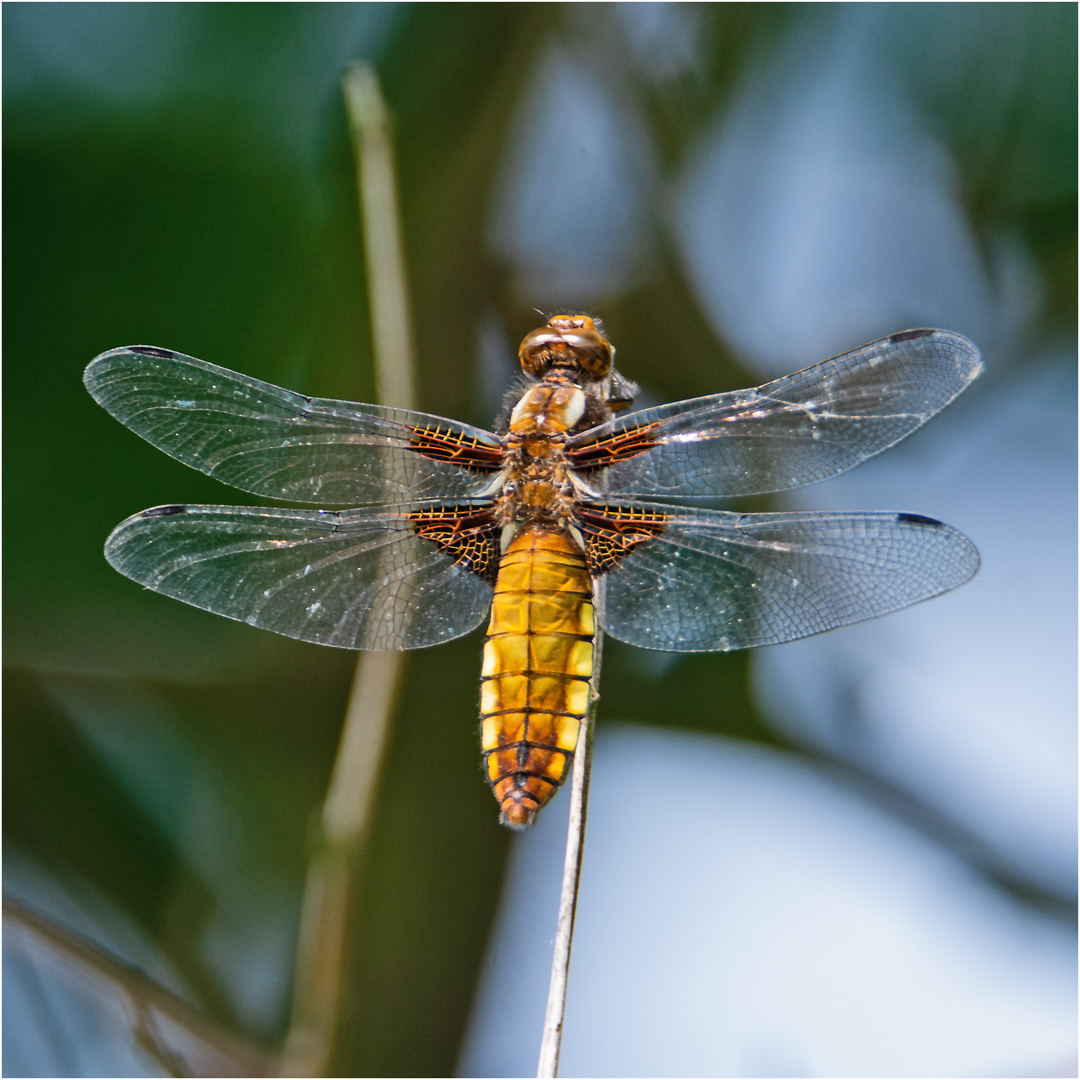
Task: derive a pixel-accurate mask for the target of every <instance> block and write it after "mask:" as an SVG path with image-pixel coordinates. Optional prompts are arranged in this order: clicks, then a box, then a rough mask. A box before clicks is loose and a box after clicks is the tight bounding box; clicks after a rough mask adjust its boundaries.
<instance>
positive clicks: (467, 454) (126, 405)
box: [84, 345, 502, 506]
mask: <svg viewBox="0 0 1080 1080" xmlns="http://www.w3.org/2000/svg"><path fill="white" fill-rule="evenodd" d="M84 382H85V383H86V387H87V389H88V390H89V391H90V393H91V394H92V395H93V397H94V398H95V400H96V401H97V402H98V403H99V404H100V405H101V406H103V407H104V408H105V409H107V410H108V411H109V412H110V413H112V415H113V416H115V417H116V419H117V420H119V421H120V422H121V423H123V424H126V425H127V426H128V427H129V428H131V430H132V431H134V432H135V433H136V434H138V435H141V436H142V437H143V438H144V439H146V440H147V442H150V443H152V444H153V445H154V446H156V447H157V448H158V449H160V450H164V451H165V453H167V454H169V455H171V456H172V457H174V458H176V459H178V460H179V461H182V462H184V464H185V465H190V466H191V467H192V468H195V469H199V470H200V471H201V472H204V473H207V474H208V475H210V476H213V477H214V478H215V479H217V480H221V481H222V482H223V483H226V484H231V485H232V486H233V487H235V488H239V489H240V490H242V491H249V492H251V493H252V494H254V495H262V496H267V497H269V498H273V499H283V500H287V501H289V502H301V503H319V504H330V505H334V504H348V505H352V506H359V505H362V504H365V503H378V502H387V503H395V502H405V501H407V500H409V499H413V498H421V499H422V498H448V499H457V498H468V497H469V496H471V495H473V494H476V493H477V492H479V491H480V490H481V489H482V488H483V487H484V486H485V485H486V484H487V483H488V482H489V481H490V479H491V475H492V470H493V469H496V468H498V466H499V464H500V463H501V456H502V451H501V449H500V447H499V442H498V440H497V439H496V438H495V437H494V436H493V435H491V434H489V433H488V432H485V431H482V430H481V429H479V428H473V427H470V426H469V425H467V424H459V423H456V422H454V421H452V420H446V419H443V418H442V417H437V416H428V415H427V414H425V413H416V412H409V411H407V410H403V409H385V408H382V407H380V406H377V405H356V404H353V403H352V402H348V401H335V400H332V399H329V398H309V397H305V396H304V395H303V394H296V393H293V392H292V391H290V390H283V389H281V388H280V387H277V386H273V385H271V384H270V383H266V382H261V381H260V380H259V379H252V378H249V377H248V376H246V375H240V374H238V373H237V372H235V371H229V370H227V369H226V368H221V367H217V366H216V365H214V364H207V363H205V362H204V361H202V360H196V359H195V358H194V357H191V356H185V355H184V354H183V353H177V352H171V351H170V350H168V349H158V348H154V347H152V346H144V345H136V346H131V347H129V348H123V349H113V350H112V351H111V352H107V353H103V354H102V355H101V356H99V357H97V358H96V359H95V360H93V361H92V362H91V364H90V365H89V367H88V368H87V369H86V374H85V376H84Z"/></svg>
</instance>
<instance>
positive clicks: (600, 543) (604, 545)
mask: <svg viewBox="0 0 1080 1080" xmlns="http://www.w3.org/2000/svg"><path fill="white" fill-rule="evenodd" d="M670 517H671V515H670V514H665V513H661V512H660V511H657V510H643V509H639V508H638V507H628V506H605V505H586V506H583V507H581V508H579V510H578V513H577V521H578V525H579V527H580V529H581V535H582V538H583V539H584V541H585V556H586V559H587V561H588V566H589V573H590V574H592V575H593V577H599V576H600V575H601V574H606V573H609V572H610V571H612V570H614V569H616V567H618V565H619V563H620V562H621V561H622V560H623V559H624V558H625V557H626V556H627V555H629V554H630V552H632V551H633V550H634V548H636V547H637V546H638V544H643V543H644V542H645V541H646V540H652V539H653V538H654V537H656V536H659V535H660V533H662V532H663V531H664V529H665V528H666V527H667V522H668V520H669V518H670Z"/></svg>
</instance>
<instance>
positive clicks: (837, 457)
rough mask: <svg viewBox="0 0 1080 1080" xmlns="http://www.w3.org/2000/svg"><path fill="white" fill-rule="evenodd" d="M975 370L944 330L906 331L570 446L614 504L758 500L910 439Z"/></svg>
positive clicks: (974, 353)
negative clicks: (626, 500) (631, 499)
mask: <svg viewBox="0 0 1080 1080" xmlns="http://www.w3.org/2000/svg"><path fill="white" fill-rule="evenodd" d="M980 369H981V364H980V360H979V350H978V349H976V348H975V346H974V345H973V344H972V343H971V342H970V341H968V340H967V338H964V337H961V336H960V335H959V334H953V333H950V332H948V331H946V330H907V331H905V332H904V333H901V334H894V335H892V337H887V338H883V339H882V340H880V341H875V342H873V343H872V344H870V345H864V346H863V347H862V348H861V349H855V350H854V351H853V352H849V353H844V354H843V355H842V356H836V357H833V359H831V360H826V361H825V362H824V363H821V364H817V365H815V366H814V367H810V368H806V369H805V370H804V371H799V372H796V373H795V374H794V375H788V376H786V377H784V378H782V379H777V380H776V381H775V382H770V383H765V385H764V386H759V387H757V388H755V389H752V390H736V391H734V392H732V393H727V394H714V395H712V396H710V397H702V398H694V399H693V400H690V401H679V402H676V403H674V404H672V405H664V406H661V407H659V408H656V409H646V410H643V411H641V412H636V413H632V414H630V415H628V416H625V417H623V418H621V419H618V420H615V421H612V422H611V423H608V424H604V425H602V426H601V427H597V428H593V429H592V430H590V431H587V432H584V433H582V434H581V435H579V436H577V437H576V438H575V439H572V440H571V441H570V443H569V446H568V452H569V454H570V457H571V460H572V461H573V462H574V464H575V466H576V468H577V470H578V472H579V473H580V474H581V475H582V476H584V478H585V479H586V480H587V481H588V482H589V483H590V484H592V485H593V487H594V488H596V489H597V490H599V491H601V492H603V493H605V494H607V493H610V494H611V495H612V497H618V498H621V497H623V496H625V495H629V496H645V497H659V498H686V497H691V496H697V497H715V496H730V495H758V494H764V493H767V492H773V491H784V490H787V489H788V488H794V487H799V486H800V485H801V484H808V483H812V482H814V481H816V480H823V479H825V478H826V477H828V476H834V475H835V474H836V473H841V472H843V471H844V470H846V469H850V468H852V467H853V466H855V465H858V464H859V463H860V462H861V461H865V460H866V459H867V458H870V457H873V456H874V455H875V454H880V453H881V452H882V451H883V450H887V449H888V448H889V447H890V446H894V445H895V444H896V443H898V442H900V441H901V440H902V439H905V438H907V436H909V435H910V434H911V433H912V432H913V431H915V430H916V429H917V428H919V427H921V426H922V425H923V424H925V423H926V421H927V420H929V419H930V418H931V417H932V416H934V415H935V414H936V413H938V412H940V411H941V410H942V409H943V408H945V406H946V405H948V404H949V402H951V401H952V400H953V399H954V398H955V397H956V396H957V395H958V394H959V393H960V392H961V391H962V390H963V389H964V388H965V387H966V386H967V385H968V384H969V383H970V382H971V380H972V379H974V378H975V376H976V375H978V373H979V371H980Z"/></svg>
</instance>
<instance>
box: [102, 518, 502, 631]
mask: <svg viewBox="0 0 1080 1080" xmlns="http://www.w3.org/2000/svg"><path fill="white" fill-rule="evenodd" d="M431 509H434V508H431V507H424V506H422V505H416V504H414V505H410V506H400V507H387V508H385V509H380V510H378V511H369V510H346V511H342V512H340V513H331V512H327V511H319V510H286V509H279V508H274V509H264V508H252V507H244V506H161V507H156V508H154V509H152V510H146V511H144V512H143V513H141V514H136V515H135V516H134V517H130V518H128V519H127V520H126V521H124V522H122V523H121V524H120V525H118V526H117V527H116V529H115V530H114V531H113V533H112V535H111V536H110V537H109V539H108V541H107V543H106V545H105V556H106V558H107V559H108V560H109V562H110V563H112V565H113V566H114V567H115V568H116V569H117V570H119V571H120V573H122V574H125V575H126V576H127V577H129V578H132V579H133V580H134V581H137V582H139V583H140V584H142V585H145V586H146V587H147V588H150V589H153V590H155V591H156V592H160V593H164V594H165V595H166V596H172V597H174V598H175V599H177V600H183V601H184V602H185V603H187V604H191V605H193V606H194V607H197V608H202V609H204V610H205V611H213V612H216V613H217V614H218V615H226V616H228V617H229V618H230V619H238V620H240V621H241V622H246V623H249V624H250V625H251V626H258V627H261V628H262V629H265V630H273V631H275V632H276V633H278V634H284V635H285V636H286V637H292V638H299V639H300V640H302V641H312V642H316V643H318V644H320V645H336V646H338V647H340V648H344V649H417V648H421V647H423V646H425V645H436V644H438V643H439V642H442V641H450V640H452V639H453V638H456V637H460V636H461V635H463V634H467V633H468V632H469V631H470V630H473V629H475V628H476V627H477V626H478V625H479V624H480V622H481V621H482V619H483V618H484V616H485V615H486V614H487V611H488V608H489V606H490V604H491V594H492V589H491V585H490V584H489V583H488V581H486V580H484V579H483V578H482V577H480V576H478V575H477V574H475V573H470V572H469V571H467V570H466V569H464V568H462V567H461V566H460V565H458V564H457V563H456V561H455V558H454V557H453V555H452V554H451V553H449V552H448V551H447V550H446V549H445V548H443V547H442V546H440V545H438V544H436V543H433V542H431V541H430V540H428V539H425V538H422V537H421V536H419V535H418V534H417V531H416V519H417V515H418V513H422V512H423V511H424V510H431Z"/></svg>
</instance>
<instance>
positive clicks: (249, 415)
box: [84, 315, 981, 828]
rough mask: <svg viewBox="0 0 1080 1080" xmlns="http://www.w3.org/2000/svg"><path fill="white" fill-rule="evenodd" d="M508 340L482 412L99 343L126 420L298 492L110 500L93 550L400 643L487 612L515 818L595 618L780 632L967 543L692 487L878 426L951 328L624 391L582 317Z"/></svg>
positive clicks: (407, 644) (793, 469)
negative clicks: (281, 380)
mask: <svg viewBox="0 0 1080 1080" xmlns="http://www.w3.org/2000/svg"><path fill="white" fill-rule="evenodd" d="M519 359H520V362H521V365H522V369H523V372H524V378H525V380H526V388H525V389H524V392H523V393H522V394H521V397H520V399H519V400H518V401H517V403H516V404H515V405H514V406H513V408H512V409H511V410H510V412H509V414H508V415H507V416H506V417H505V418H504V419H503V420H502V421H501V423H500V424H498V425H497V431H494V432H492V431H485V430H483V429H481V428H476V427H472V426H470V425H468V424H464V423H460V422H458V421H456V420H450V419H446V418H445V417H441V416H434V415H430V414H427V413H421V412H415V411H411V410H405V409H395V408H391V407H386V406H381V405H363V404H357V403H354V402H349V401H337V400H333V399H328V398H316V397H307V396H305V395H303V394H298V393H294V392H292V391H290V390H283V389H281V388H280V387H277V386H273V385H271V384H270V383H266V382H262V381H260V380H258V379H254V378H251V377H249V376H247V375H242V374H239V373H237V372H235V371H229V370H227V369H226V368H222V367H218V366H216V365H214V364H210V363H206V362H205V361H202V360H197V359H195V358H194V357H191V356H186V355H184V354H183V353H179V352H174V351H172V350H170V349H162V348H157V347H154V346H148V345H133V346H129V347H126V348H119V349H113V350H111V351H109V352H105V353H102V354H101V355H100V356H98V357H97V358H95V359H94V360H93V361H92V362H91V363H90V365H89V366H88V367H87V369H86V373H85V376H84V381H85V384H86V387H87V389H88V390H89V391H90V393H91V395H93V397H94V398H95V400H96V401H97V402H98V403H99V404H100V405H102V406H103V407H104V408H105V409H106V410H108V412H110V413H111V414H112V415H113V416H114V417H116V419H118V420H119V421H121V423H123V424H126V425H127V426H128V427H129V428H131V430H132V431H134V432H136V433H137V434H138V435H140V436H142V438H144V439H146V440H147V441H148V442H150V443H151V444H152V445H154V446H156V447H157V448H158V449H160V450H163V451H164V452H165V453H167V454H170V455H171V456H172V457H174V458H176V459H178V460H179V461H182V462H184V463H185V464H187V465H190V466H192V467H193V468H196V469H199V470H200V471H202V472H204V473H206V474H208V475H209V476H212V477H214V478H215V479H217V480H220V481H222V482H224V483H226V484H229V485H231V486H233V487H235V488H239V489H240V490H242V491H245V492H248V493H250V494H253V495H257V496H261V497H266V498H272V499H276V500H281V501H285V502H290V503H301V504H308V505H314V506H315V507H317V509H292V508H286V507H250V506H195V505H184V506H181V505H168V506H155V507H152V508H151V509H149V510H144V511H142V513H139V514H135V515H134V516H133V517H129V518H128V519H127V520H126V521H124V522H122V523H121V524H120V525H118V526H117V527H116V529H115V530H114V531H113V532H112V534H111V535H110V536H109V538H108V540H107V542H106V545H105V556H106V558H107V559H108V561H109V562H110V563H111V564H112V565H113V566H114V567H115V568H116V569H117V570H119V571H120V573H122V574H125V575H126V576H127V577H129V578H131V579H132V580H134V581H136V582H138V583H139V584H141V585H144V586H146V587H148V588H151V589H154V590H156V591H157V592H160V593H163V594H165V595H167V596H171V597H174V598H175V599H177V600H182V601H184V602H185V603H188V604H191V605H193V606H195V607H197V608H202V609H205V610H207V611H212V612H216V613H217V614H219V615H225V616H228V617H229V618H232V619H238V620H240V621H242V622H245V623H248V624H250V625H251V626H256V627H261V628H263V629H266V630H272V631H274V632H276V633H278V634H284V635H286V636H288V637H292V638H298V639H300V640H303V641H310V642H317V643H319V644H322V645H332V646H337V647H339V648H345V649H383V650H400V649H417V648H424V647H426V646H430V645H437V644H439V643H441V642H445V641H450V640H452V639H454V638H458V637H461V636H462V635H464V634H468V633H469V632H471V631H472V630H475V629H476V628H477V627H478V626H480V624H481V623H482V622H483V621H484V619H485V618H487V619H488V627H487V637H486V640H485V643H484V648H483V661H482V670H481V690H480V734H481V744H482V753H483V759H484V772H485V776H486V778H487V781H488V783H489V785H490V786H491V788H492V790H493V792H494V794H495V797H496V799H497V800H498V802H499V805H500V821H501V822H502V823H503V824H505V825H508V826H510V827H514V828H522V827H525V826H528V825H530V824H532V823H533V822H534V821H535V820H536V816H537V812H538V811H539V810H540V808H541V807H542V806H544V805H545V804H546V803H547V802H548V800H549V799H550V798H551V797H552V796H553V795H554V793H555V791H556V790H557V789H558V788H559V786H560V785H561V784H562V782H563V781H564V780H565V778H566V776H567V775H568V773H569V771H570V767H571V763H572V761H573V756H574V751H575V749H576V748H577V743H578V737H579V733H580V730H581V725H582V722H583V721H584V719H585V716H586V714H587V710H588V708H589V704H590V694H591V682H592V678H593V654H594V644H595V637H596V633H597V631H598V629H599V630H602V631H603V632H604V633H606V634H609V635H610V636H611V637H613V638H616V639H617V640H619V641H623V642H627V643H629V644H631V645H636V646H639V647H641V648H646V649H659V650H667V651H672V652H712V651H727V650H732V649H743V648H749V647H751V646H759V645H777V644H780V643H782V642H788V641H793V640H796V639H798V638H804V637H808V636H810V635H813V634H820V633H823V632H825V631H827V630H832V629H834V628H836V627H841V626H848V625H851V624H853V623H858V622H861V621H863V620H866V619H873V618H877V617H878V616H881V615H886V614H889V613H891V612H894V611H898V610H900V609H901V608H905V607H908V606H909V605H911V604H915V603H918V602H920V601H922V600H926V599H929V598H930V597H934V596H938V595H939V594H941V593H944V592H947V591H949V590H950V589H954V588H956V587H957V586H959V585H961V584H963V583H964V582H966V581H967V580H968V579H969V578H971V577H972V575H973V574H974V573H975V572H976V570H977V569H978V566H979V555H978V552H977V551H976V549H975V547H974V545H973V544H972V543H971V541H970V540H968V539H967V537H965V536H964V535H963V534H962V533H960V532H958V531H957V530H956V529H954V528H952V527H950V526H949V525H946V524H943V523H942V522H940V521H937V520H935V519H933V518H929V517H925V516H923V515H921V514H913V513H898V512H894V511H887V512H885V511H872V512H850V511H792V512H780V513H739V512H736V511H732V510H719V509H712V508H706V507H701V506H695V505H693V504H692V503H693V501H694V500H697V501H698V502H702V501H707V500H710V499H715V498H718V497H738V496H751V495H762V494H769V493H773V492H779V491H785V490H789V489H792V488H796V487H799V486H801V485H803V484H808V483H813V482H815V481H818V480H824V479H826V478H827V477H830V476H835V475H836V474H838V473H841V472H844V471H845V470H847V469H850V468H853V467H854V466H856V465H858V464H859V463H860V462H863V461H866V460H867V459H868V458H871V457H873V456H875V455H876V454H879V453H881V452H882V451H884V450H887V449H888V448H889V447H892V446H895V445H896V444H897V443H899V442H900V441H901V440H903V439H905V438H907V437H908V436H909V435H911V434H912V433H913V432H914V431H916V430H917V429H918V428H920V427H921V426H922V425H923V424H924V423H926V421H928V420H929V419H930V418H931V417H933V416H935V415H936V414H937V413H939V412H940V411H941V410H942V409H944V408H945V407H946V406H947V405H948V404H949V403H950V402H952V401H953V400H954V399H955V398H956V397H957V396H958V395H959V394H960V393H961V392H962V391H963V390H964V389H965V388H966V387H967V386H968V385H969V384H970V383H971V381H972V380H973V379H974V378H975V377H976V376H977V375H978V374H979V371H980V368H981V361H980V358H979V351H978V349H977V348H976V347H975V346H974V345H973V344H972V343H971V342H970V341H968V340H967V339H966V338H964V337H962V336H961V335H959V334H955V333H952V332H950V331H946V330H930V329H919V330H906V331H904V332H902V333H897V334H893V335H891V336H890V337H886V338H882V339H881V340H879V341H875V342H872V343H871V344H869V345H864V346H863V347H862V348H859V349H855V350H853V351H851V352H847V353H843V354H842V355H840V356H836V357H833V358H832V359H830V360H826V361H824V362H823V363H819V364H816V365H815V366H813V367H808V368H806V369H805V370H802V371H798V372H796V373H795V374H793V375H788V376H785V377H784V378H780V379H776V380H774V381H773V382H768V383H765V384H764V385H762V386H758V387H755V388H753V389H747V390H736V391H730V392H725V393H718V394H712V395H708V396H705V397H698V398H692V399H690V400H687V401H679V402H675V403H673V404H667V405H661V406H659V407H656V408H649V409H644V410H640V411H628V410H629V407H630V406H631V404H632V402H633V398H634V395H635V393H636V387H635V386H634V385H633V384H632V383H630V382H628V381H627V380H626V379H624V378H623V377H622V376H621V375H620V374H619V373H617V372H616V371H615V369H614V365H613V361H614V350H613V349H612V346H611V344H610V342H609V341H608V339H607V337H606V336H605V334H604V331H603V329H602V327H601V325H600V324H599V323H598V322H597V321H596V320H594V319H592V318H591V317H589V316H586V315H556V316H553V317H551V318H550V319H549V320H548V321H547V323H546V324H545V325H544V326H542V327H540V328H539V329H536V330H534V331H532V332H531V333H529V334H528V335H526V337H525V339H524V341H523V342H522V344H521V347H520V350H519ZM327 506H331V507H333V506H336V507H340V509H324V507H327Z"/></svg>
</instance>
